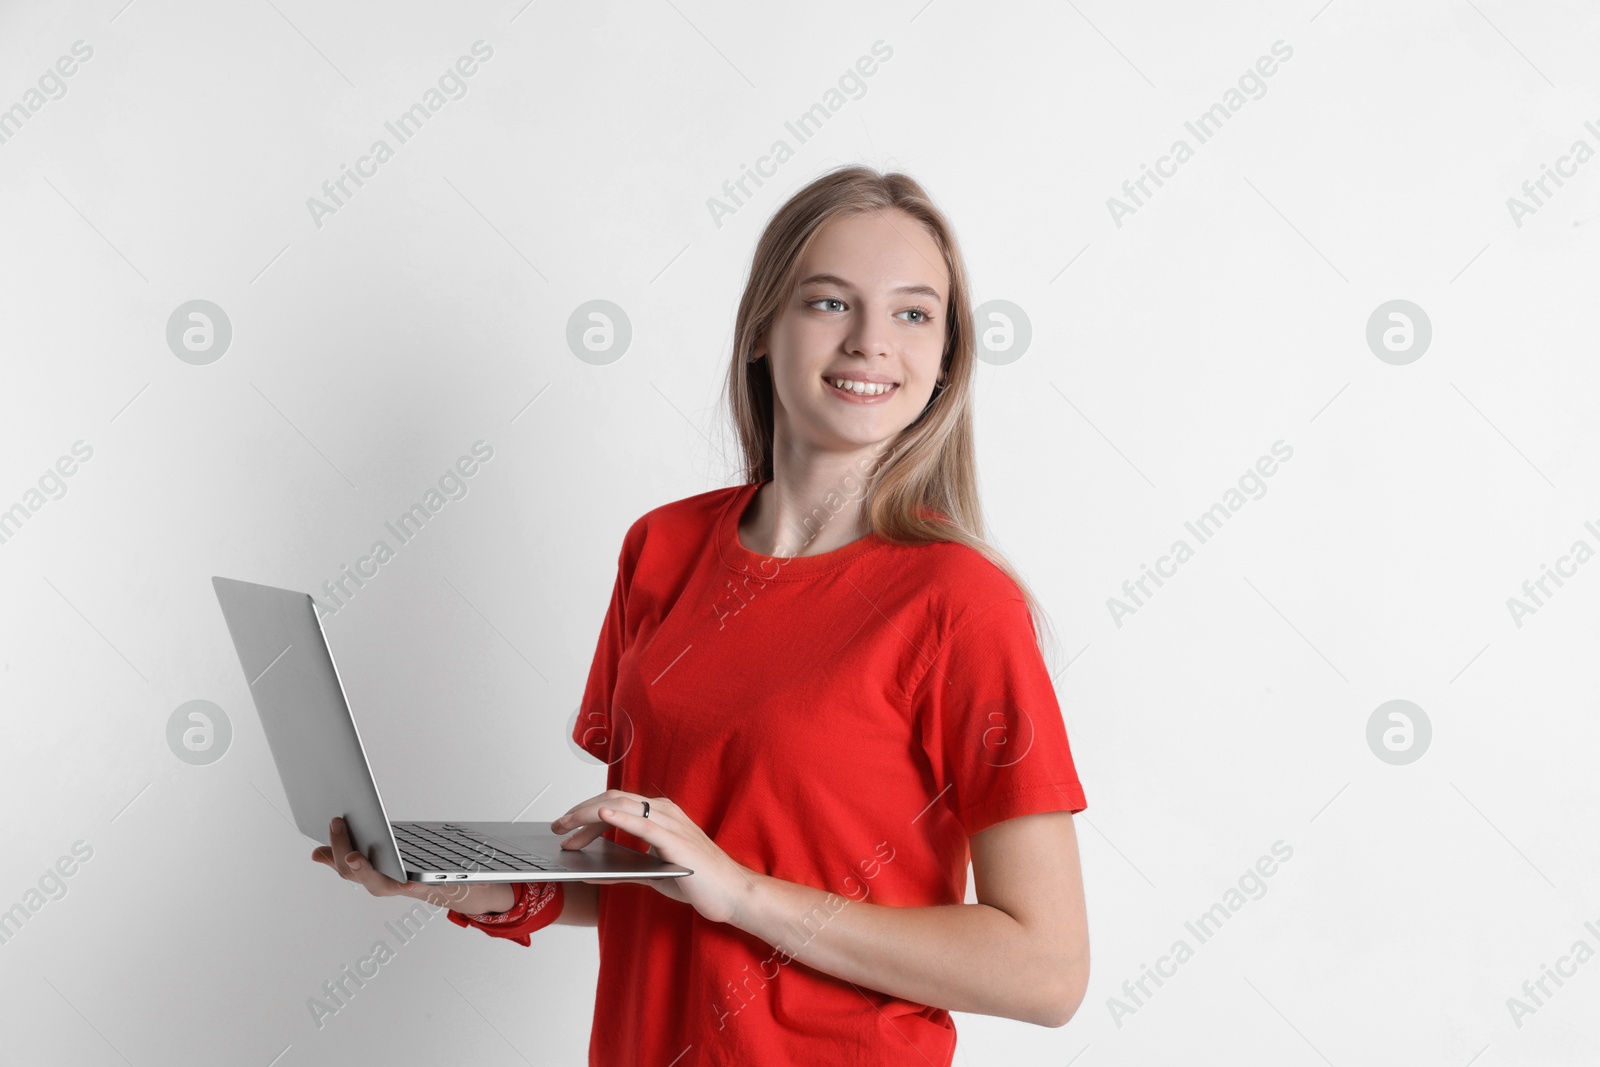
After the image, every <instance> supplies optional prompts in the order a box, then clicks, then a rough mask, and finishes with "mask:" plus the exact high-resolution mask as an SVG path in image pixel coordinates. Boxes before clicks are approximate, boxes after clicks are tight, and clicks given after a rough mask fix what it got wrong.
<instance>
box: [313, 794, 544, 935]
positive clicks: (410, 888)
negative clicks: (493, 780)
mask: <svg viewBox="0 0 1600 1067" xmlns="http://www.w3.org/2000/svg"><path fill="white" fill-rule="evenodd" d="M328 840H329V841H332V842H333V844H332V845H322V846H320V847H318V848H314V849H312V850H311V858H312V860H313V861H315V862H317V863H320V864H322V865H323V866H324V867H331V868H333V869H334V871H336V872H338V875H339V877H340V878H343V879H344V880H345V881H347V882H354V883H356V884H357V885H359V886H361V887H363V888H364V889H366V891H367V892H368V893H371V894H372V895H373V896H375V897H414V898H416V899H417V900H425V901H427V902H428V903H429V904H433V905H436V906H438V907H441V908H454V909H455V910H456V911H459V912H461V913H463V914H465V915H481V914H486V913H496V914H497V913H499V912H502V911H505V910H506V909H508V908H510V907H511V905H512V904H514V903H515V902H516V891H515V890H514V889H512V887H511V883H510V882H478V883H475V884H472V885H430V884H428V883H426V882H400V881H396V880H395V879H393V878H390V877H389V876H388V875H387V874H384V873H383V872H382V871H380V870H378V869H377V868H376V867H374V866H373V865H372V861H371V860H370V859H368V858H367V857H365V856H364V855H363V854H362V852H361V850H360V849H358V848H356V847H355V846H354V845H353V844H352V843H351V841H350V831H349V829H348V828H347V827H346V826H345V824H344V820H343V819H341V818H339V817H338V816H335V817H334V818H333V820H332V821H331V822H330V823H329V824H328Z"/></svg>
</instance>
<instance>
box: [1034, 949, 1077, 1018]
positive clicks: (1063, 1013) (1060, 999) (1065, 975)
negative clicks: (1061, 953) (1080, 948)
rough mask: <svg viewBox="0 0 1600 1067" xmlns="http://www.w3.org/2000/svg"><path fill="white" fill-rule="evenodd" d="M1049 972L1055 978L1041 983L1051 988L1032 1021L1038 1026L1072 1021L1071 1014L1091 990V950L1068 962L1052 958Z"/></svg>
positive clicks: (1044, 986)
mask: <svg viewBox="0 0 1600 1067" xmlns="http://www.w3.org/2000/svg"><path fill="white" fill-rule="evenodd" d="M1049 973H1050V975H1051V978H1052V980H1051V981H1048V982H1045V983H1042V986H1043V988H1045V989H1048V990H1050V991H1051V995H1050V997H1049V998H1048V999H1047V1000H1046V1001H1045V1003H1044V1005H1043V1007H1042V1010H1041V1011H1040V1013H1039V1014H1038V1016H1037V1017H1035V1018H1034V1019H1033V1020H1031V1021H1032V1022H1034V1023H1035V1024H1037V1025H1039V1026H1048V1027H1050V1028H1051V1029H1055V1028H1058V1027H1062V1026H1065V1025H1067V1023H1069V1022H1071V1021H1072V1017H1073V1016H1074V1015H1076V1014H1078V1008H1079V1007H1080V1006H1082V1004H1083V998H1084V997H1085V996H1086V995H1087V994H1088V991H1089V956H1088V953H1084V954H1083V955H1082V956H1076V957H1073V958H1072V959H1070V960H1067V961H1065V962H1062V961H1053V962H1052V963H1051V965H1050V971H1049Z"/></svg>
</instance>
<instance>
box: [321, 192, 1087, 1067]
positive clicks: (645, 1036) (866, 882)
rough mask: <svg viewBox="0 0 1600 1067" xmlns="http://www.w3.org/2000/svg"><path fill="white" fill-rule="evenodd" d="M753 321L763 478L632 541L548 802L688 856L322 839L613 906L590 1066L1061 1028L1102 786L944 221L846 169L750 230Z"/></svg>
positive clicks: (737, 398) (658, 521) (338, 857)
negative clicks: (573, 873) (600, 768)
mask: <svg viewBox="0 0 1600 1067" xmlns="http://www.w3.org/2000/svg"><path fill="white" fill-rule="evenodd" d="M734 336H735V344H734V358H733V360H732V361H731V364H730V367H729V372H728V381H727V385H728V392H729V397H730V401H731V406H732V414H733V421H734V425H735V427H736V430H737V432H738V435H739V439H740V444H741V447H742V450H743V454H744V463H745V467H744V479H743V482H742V484H739V485H736V486H733V487H731V488H725V489H716V490H712V491H710V492H706V493H701V494H699V495H696V496H691V497H688V498H685V499H682V500H678V501H674V502H672V503H669V504H665V505H663V506H660V507H657V508H655V509H654V510H652V511H650V512H648V513H647V514H645V515H643V516H642V517H640V518H639V519H638V520H637V521H636V522H634V524H633V525H632V527H631V528H630V529H629V530H628V532H627V534H626V536H625V537H624V539H623V543H622V550H621V553H620V556H619V558H618V566H617V578H616V583H615V586H614V589H613V592H612V598H611V604H610V607H609V610H608V612H607V614H606V619H605V623H604V625H603V627H602V630H601V633H600V638H599V642H598V645H597V648H596V651H595V657H594V661H593V664H592V666H591V668H590V672H589V678H588V683H587V686H586V689H585V692H584V696H583V703H582V706H581V708H580V714H579V716H578V721H577V724H576V726H575V728H574V730H573V739H574V741H576V742H577V743H578V744H579V745H581V746H582V747H583V748H584V749H585V750H586V751H588V752H590V753H591V754H593V755H594V756H596V757H597V758H598V759H600V760H602V761H603V762H604V763H605V764H606V785H607V786H608V788H607V789H606V791H605V792H604V793H601V794H599V795H598V796H594V797H590V798H589V799H587V800H585V801H583V802H582V803H579V804H576V805H574V806H573V807H572V808H570V809H569V810H568V811H567V812H566V813H565V814H563V815H561V816H560V817H559V818H558V819H556V820H555V821H554V823H553V828H554V829H555V830H556V832H558V833H570V834H571V836H570V837H569V838H567V839H566V840H565V841H564V842H563V847H567V848H582V847H583V846H584V845H586V844H588V843H589V842H591V841H593V840H595V839H596V838H597V837H600V836H602V835H604V836H605V837H607V838H608V839H610V840H614V841H618V842H620V843H622V844H625V845H629V846H631V847H634V848H637V849H641V850H647V851H648V852H649V853H650V854H652V855H656V856H659V857H661V858H662V859H664V860H667V861H669V862H672V863H676V864H681V865H683V866H685V867H688V868H690V869H692V870H693V871H694V874H692V875H687V876H684V877H681V878H673V879H661V880H658V881H657V880H652V881H633V882H607V883H604V884H599V883H592V882H564V883H562V882H541V883H517V884H505V883H499V884H486V885H477V886H473V887H470V888H467V887H455V893H454V896H453V897H446V896H445V895H444V892H445V891H443V890H441V889H439V888H437V887H424V886H423V885H422V884H421V883H414V882H413V883H401V882H396V881H393V880H391V879H389V878H387V877H386V876H384V875H383V874H381V873H379V872H378V871H376V870H374V869H373V868H372V865H371V863H370V862H363V860H362V856H361V853H360V852H358V851H356V850H355V849H354V848H353V847H352V845H351V842H350V839H349V837H348V835H347V834H346V832H345V830H344V829H343V827H342V826H340V825H338V824H337V823H336V824H335V826H334V827H333V828H332V830H331V834H332V836H331V837H330V840H331V841H332V842H333V845H332V847H331V848H327V847H325V848H319V849H317V850H316V851H315V852H313V853H312V858H313V859H315V860H316V861H318V862H320V863H324V864H327V865H328V866H330V867H333V868H334V869H335V870H337V871H338V873H339V874H340V875H341V876H343V877H344V878H346V879H348V880H350V881H354V882H357V883H359V884H361V885H362V886H364V887H365V888H366V889H367V890H368V891H369V892H370V893H372V894H374V895H376V896H389V895H397V894H403V895H407V896H413V897H418V898H421V899H425V900H432V901H433V902H434V903H436V904H439V905H440V906H443V907H448V908H450V909H451V910H450V912H449V915H450V918H451V920H452V921H454V922H456V923H457V924H458V925H461V926H474V927H477V928H479V929H481V930H483V931H485V932H486V933H489V934H491V935H493V936H496V937H504V938H508V939H511V940H514V941H516V942H518V943H520V944H522V945H528V944H529V943H530V937H529V935H530V934H531V933H533V932H535V931H537V930H539V929H540V928H542V927H544V926H546V925H548V924H549V923H551V922H562V923H569V924H575V925H585V926H590V925H593V926H598V928H599V931H598V936H599V944H600V968H599V980H598V988H597V990H596V997H595V1013H594V1019H593V1023H592V1029H591V1040H590V1050H589V1062H590V1064H591V1065H595V1067H600V1065H604V1067H616V1065H624V1064H640V1065H648V1067H667V1065H668V1064H671V1065H672V1067H692V1065H711V1064H759V1065H762V1067H772V1065H781V1064H796V1065H800V1064H805V1065H808V1067H812V1065H819V1064H854V1063H863V1064H874V1065H890V1067H898V1065H901V1064H904V1065H906V1067H927V1065H929V1064H934V1065H938V1067H946V1065H948V1064H950V1063H951V1061H952V1059H953V1057H954V1054H955V1025H954V1022H953V1021H952V1019H951V1017H950V1012H952V1011H965V1012H975V1013H980V1014H986V1015H998V1016H1005V1017H1008V1018H1013V1019H1020V1020H1024V1021H1027V1022H1032V1023H1036V1024H1038V1025H1041V1026H1061V1025H1063V1024H1064V1023H1066V1022H1067V1020H1068V1019H1070V1018H1071V1017H1072V1015H1073V1013H1074V1012H1075V1011H1076V1010H1077V1008H1078V1005H1079V1003H1080V1002H1081V1001H1082V999H1083V995H1084V988H1085V985H1086V983H1087V981H1088V974H1089V943H1088V929H1087V920H1086V917H1085V909H1084V892H1083V881H1082V875H1081V871H1080V868H1079V862H1078V845H1077V836H1076V831H1075V830H1074V827H1073V818H1072V816H1073V814H1074V813H1076V812H1079V811H1082V810H1084V808H1085V807H1086V802H1085V799H1084V792H1083V788H1082V786H1081V785H1080V783H1079V779H1078V774H1077V771H1076V768H1075V766H1074V764H1073V758H1072V752H1071V750H1070V748H1069V746H1068V743H1067V736H1066V729H1065V726H1064V724H1063V721H1062V717H1061V711H1060V707H1059V705H1058V703H1057V701H1056V695H1055V691H1054V687H1053V685H1052V683H1051V676H1050V673H1049V671H1048V670H1047V668H1046V666H1045V662H1044V657H1043V654H1042V651H1041V646H1040V643H1039V636H1038V634H1039V629H1041V628H1042V629H1044V630H1045V631H1048V624H1047V623H1046V624H1045V625H1044V626H1043V627H1040V628H1036V620H1037V621H1038V622H1043V621H1044V620H1043V613H1042V611H1041V610H1040V609H1039V605H1038V603H1037V601H1036V600H1035V599H1034V597H1033V595H1032V594H1031V593H1030V592H1029V591H1028V590H1027V587H1026V586H1025V585H1024V584H1023V582H1022V581H1021V579H1020V578H1019V577H1018V575H1017V574H1016V572H1015V571H1014V570H1013V569H1012V568H1011V567H1010V565H1009V564H1007V563H1006V561H1005V560H1004V559H1003V558H1002V557H1001V556H1000V555H999V553H998V552H997V551H996V550H994V549H993V548H992V547H991V546H990V545H989V544H988V543H987V542H986V540H985V536H984V533H983V531H984V523H983V519H982V514H981V509H980V507H979V502H978V493H977V470H976V456H975V453H974V448H973V416H972V403H973V375H974V358H975V357H974V343H973V319H972V310H971V305H970V292H969V290H968V287H967V278H966V272H965V268H964V265H963V261H962V257H961V254H960V251H959V248H958V246H957V244H956V241H955V237H954V235H953V233H952V231H951V228H950V226H949V224H948V222H947V221H946V220H945V218H944V216H943V214H942V213H941V212H940V211H939V210H938V209H937V208H936V207H935V206H934V205H933V204H932V202H931V201H930V199H929V198H928V196H927V194H926V193H925V192H924V191H923V189H922V188H921V187H920V186H919V185H918V184H917V183H916V182H915V181H913V180H912V179H910V178H909V177H906V176H905V175H903V174H895V173H890V174H880V173H878V172H877V171H874V170H871V169H869V168H866V167H860V166H851V167H845V168H841V169H838V170H835V171H833V172H831V173H828V174H825V175H824V176H822V177H821V178H819V179H817V180H816V181H813V182H812V183H811V184H809V185H807V186H806V187H805V188H803V189H801V190H800V191H799V192H798V193H796V194H795V195H794V197H792V198H791V199H790V200H789V201H788V202H787V203H786V204H784V205H783V207H782V208H780V209H779V211H778V213H777V214H776V216H775V217H774V218H773V219H772V221H771V222H770V223H769V224H768V226H767V228H766V230H765V231H764V233H763V234H762V236H761V240H760V243H759V244H758V246H757V248H756V252H755V258H754V262H753V264H752V268H751V272H750V278H749V282H748V284H747V285H746V287H745V291H744V296H743V299H742V300H741V301H740V304H739V311H738V318H737V322H736V326H735V335H734ZM969 861H970V863H971V866H972V870H973V874H974V881H973V893H974V896H975V898H976V901H977V903H967V902H966V892H967V883H966V871H967V865H968V863H969Z"/></svg>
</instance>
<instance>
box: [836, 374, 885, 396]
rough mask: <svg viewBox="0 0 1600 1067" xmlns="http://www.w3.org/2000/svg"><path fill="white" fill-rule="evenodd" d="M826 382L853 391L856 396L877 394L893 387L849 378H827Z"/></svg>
mask: <svg viewBox="0 0 1600 1067" xmlns="http://www.w3.org/2000/svg"><path fill="white" fill-rule="evenodd" d="M827 381H828V383H829V384H831V385H833V386H834V387H835V388H837V389H844V390H846V391H848V392H852V393H855V394H856V395H857V396H879V395H880V394H883V393H887V392H888V391H889V390H890V389H893V388H894V386H893V385H892V384H878V383H874V382H856V381H851V380H850V379H849V378H829V379H827Z"/></svg>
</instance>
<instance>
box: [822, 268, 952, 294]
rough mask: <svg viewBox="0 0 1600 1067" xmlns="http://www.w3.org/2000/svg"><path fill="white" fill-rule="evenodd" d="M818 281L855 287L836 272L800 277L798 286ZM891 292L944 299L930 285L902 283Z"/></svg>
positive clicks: (847, 287) (843, 287)
mask: <svg viewBox="0 0 1600 1067" xmlns="http://www.w3.org/2000/svg"><path fill="white" fill-rule="evenodd" d="M818 282H822V283H826V284H829V285H837V286H839V287H840V288H841V289H854V288H855V286H854V285H851V284H850V283H849V282H847V281H845V280H844V279H843V278H841V277H839V276H838V275H837V274H813V275H811V277H809V278H804V279H802V280H801V282H800V286H807V285H813V284H816V283H818ZM797 288H798V287H797ZM891 292H895V293H911V294H915V295H921V296H927V297H930V298H932V299H934V300H943V299H944V297H943V296H941V295H940V293H939V290H937V289H935V288H934V287H933V286H931V285H902V286H899V287H897V288H895V289H893V290H891Z"/></svg>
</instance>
